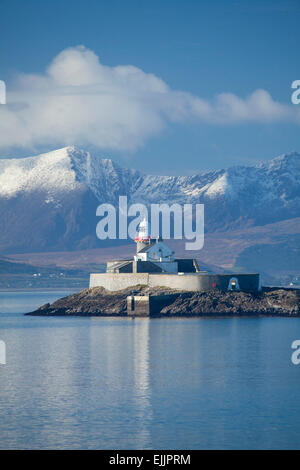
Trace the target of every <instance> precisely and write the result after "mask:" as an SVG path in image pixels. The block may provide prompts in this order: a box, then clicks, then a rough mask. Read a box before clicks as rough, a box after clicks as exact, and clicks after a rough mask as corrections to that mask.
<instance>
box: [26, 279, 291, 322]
mask: <svg viewBox="0 0 300 470" xmlns="http://www.w3.org/2000/svg"><path fill="white" fill-rule="evenodd" d="M133 292H134V294H135V295H150V296H160V297H158V298H159V299H162V300H161V301H159V302H158V303H156V305H158V307H157V311H156V312H155V313H156V314H158V315H160V316H165V317H170V316H186V317H191V316H210V315H213V316H216V315H223V316H224V315H226V316H227V315H228V316H246V315H254V316H259V315H268V316H291V317H299V316H300V290H299V289H286V288H268V287H264V288H263V289H262V291H261V292H256V293H251V292H232V291H221V290H213V291H207V292H187V291H178V290H172V289H168V288H149V287H147V286H135V287H134V288H132V287H131V288H127V289H123V290H120V291H117V292H110V291H107V290H105V289H104V288H103V287H94V288H92V289H85V290H83V291H81V292H78V293H76V294H72V295H69V296H68V297H64V298H62V299H59V300H57V301H56V302H54V303H52V304H49V303H48V304H45V305H42V306H41V307H40V308H38V309H37V310H35V311H34V312H30V313H27V314H26V315H41V316H51V315H66V316H69V315H70V316H71V315H76V316H126V315H127V302H126V299H127V296H129V295H131V294H132V293H133ZM169 294H172V295H171V296H170V295H169ZM164 295H169V297H168V299H170V300H168V302H167V305H166V302H165V301H164ZM165 298H166V297H165Z"/></svg>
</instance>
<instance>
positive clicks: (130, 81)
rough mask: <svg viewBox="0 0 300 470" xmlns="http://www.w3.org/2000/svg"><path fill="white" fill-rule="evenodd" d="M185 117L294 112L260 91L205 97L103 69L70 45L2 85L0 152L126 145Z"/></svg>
mask: <svg viewBox="0 0 300 470" xmlns="http://www.w3.org/2000/svg"><path fill="white" fill-rule="evenodd" d="M188 120H194V121H199V122H208V123H211V124H214V125H216V124H218V125H225V124H226V125H228V124H235V123H241V122H251V121H252V122H259V123H271V122H297V123H299V124H300V111H299V109H298V108H297V107H296V106H293V105H284V104H280V103H278V102H276V101H274V100H273V99H272V97H271V96H270V94H269V93H268V92H267V91H265V90H256V91H254V92H253V93H252V94H251V95H250V96H248V97H247V98H246V99H242V98H240V97H238V96H236V95H234V94H232V93H221V94H219V95H217V96H216V97H215V98H214V99H213V100H211V101H207V100H204V99H202V98H200V97H198V96H195V95H192V94H191V93H188V92H184V91H177V90H172V89H171V88H170V87H169V86H168V85H167V84H166V83H165V82H164V81H163V80H161V79H160V78H158V77H156V76H155V75H153V74H151V73H145V72H144V71H143V70H141V69H139V68H137V67H134V66H132V65H126V66H116V67H108V66H105V65H103V64H101V62H100V61H99V58H98V57H97V56H96V54H95V53H94V52H93V51H91V50H89V49H87V48H85V47H84V46H78V47H73V48H68V49H65V50H63V51H62V52H61V53H60V54H58V56H57V57H55V58H54V60H53V61H52V63H51V64H50V65H49V67H48V68H47V70H46V71H45V73H44V74H43V75H30V74H21V75H19V76H18V77H17V79H16V82H15V83H14V86H13V89H11V91H9V87H8V93H7V105H1V106H0V149H2V150H4V149H5V150H6V149H10V148H16V147H17V148H24V149H34V148H38V147H39V146H47V145H49V146H54V145H55V146H64V145H72V144H74V145H78V144H79V145H84V144H91V145H94V146H97V147H99V148H101V149H113V150H134V149H136V148H138V147H140V146H142V145H143V144H144V142H145V141H146V140H147V139H149V138H151V137H152V136H154V135H157V134H159V133H160V132H162V131H163V129H164V128H165V127H166V126H168V125H169V124H170V123H172V122H185V121H188Z"/></svg>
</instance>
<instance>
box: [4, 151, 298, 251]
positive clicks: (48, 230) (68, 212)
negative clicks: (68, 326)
mask: <svg viewBox="0 0 300 470" xmlns="http://www.w3.org/2000/svg"><path fill="white" fill-rule="evenodd" d="M119 195H127V196H128V199H129V203H132V202H142V203H146V204H150V203H152V202H155V203H162V202H167V203H169V204H172V203H174V202H178V203H181V204H184V203H193V204H195V203H204V204H205V229H206V231H207V232H216V231H222V232H223V231H228V230H233V229H237V228H245V227H250V226H252V227H255V226H262V225H265V224H269V223H274V222H279V221H281V220H287V219H293V218H295V217H297V216H298V215H299V207H300V155H299V154H297V153H293V154H289V155H282V156H280V157H277V158H275V159H273V160H271V161H267V162H263V163H260V164H258V165H256V166H252V167H246V166H238V167H231V168H228V169H221V170H213V171H203V172H200V173H199V174H196V175H193V176H170V177H168V176H155V175H144V174H142V173H141V172H139V171H136V170H130V169H126V168H122V167H120V166H119V165H117V164H116V163H115V162H113V161H112V160H109V159H102V158H100V157H99V156H97V155H91V154H90V153H89V152H86V151H84V150H81V149H78V148H75V147H66V148H63V149H59V150H56V151H53V152H49V153H47V154H43V155H39V156H36V157H29V158H23V159H2V160H0V220H1V231H0V252H3V253H14V252H15V253H16V252H26V251H27V252H34V251H51V250H56V251H59V250H74V249H77V250H78V249H87V248H95V247H100V246H103V242H101V241H100V240H98V239H97V238H96V234H95V229H96V224H97V222H98V220H99V219H98V218H97V217H96V207H97V206H98V204H99V203H102V202H108V203H112V204H114V205H117V203H118V197H119ZM109 244H111V243H110V242H109V241H107V242H105V246H106V245H109Z"/></svg>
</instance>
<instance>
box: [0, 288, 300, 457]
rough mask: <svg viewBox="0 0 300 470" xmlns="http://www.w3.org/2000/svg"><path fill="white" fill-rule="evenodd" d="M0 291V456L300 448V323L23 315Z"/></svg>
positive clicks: (43, 297)
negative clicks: (0, 361)
mask: <svg viewBox="0 0 300 470" xmlns="http://www.w3.org/2000/svg"><path fill="white" fill-rule="evenodd" d="M68 293H69V292H13V293H12V292H11V293H8V292H2V293H0V312H1V313H0V340H4V341H5V343H6V348H7V363H6V365H0V448H10V449H16V448H17V449H30V448H32V449H137V448H138V449H215V448H221V449H253V448H257V449H276V448H280V449H288V448H297V449H299V448H300V399H299V393H300V365H299V366H295V365H293V364H292V362H291V354H292V349H291V343H292V341H293V340H295V339H300V319H289V318H286V319H285V318H277V319H275V318H244V319H237V318H233V319H229V318H221V319H214V318H210V319H179V318H178V319H152V320H149V319H135V320H132V319H127V318H75V317H72V318H57V317H51V318H42V317H25V316H24V315H23V312H26V311H30V310H32V309H34V308H36V307H38V306H39V305H41V304H44V303H45V302H48V301H50V302H52V301H54V300H55V299H56V298H58V297H61V296H63V295H67V294H68Z"/></svg>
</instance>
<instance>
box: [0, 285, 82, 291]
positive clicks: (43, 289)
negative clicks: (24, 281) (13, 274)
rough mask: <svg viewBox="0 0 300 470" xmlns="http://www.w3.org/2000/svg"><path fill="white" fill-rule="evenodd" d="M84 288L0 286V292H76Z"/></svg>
mask: <svg viewBox="0 0 300 470" xmlns="http://www.w3.org/2000/svg"><path fill="white" fill-rule="evenodd" d="M84 289H86V287H82V286H81V287H24V288H18V287H17V288H13V287H6V288H0V292H45V291H46V292H51V291H52V292H54V291H55V292H56V291H57V292H63V291H71V290H72V291H74V290H76V291H77V290H78V292H80V291H82V290H84Z"/></svg>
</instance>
